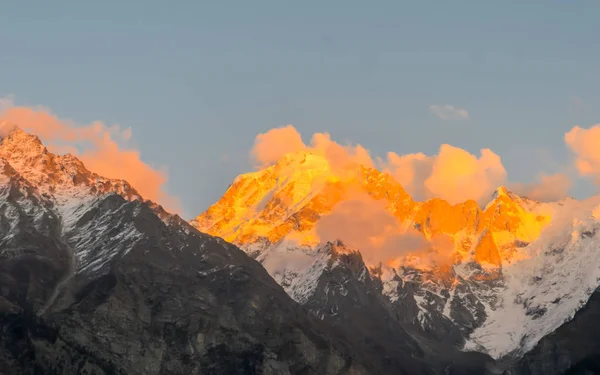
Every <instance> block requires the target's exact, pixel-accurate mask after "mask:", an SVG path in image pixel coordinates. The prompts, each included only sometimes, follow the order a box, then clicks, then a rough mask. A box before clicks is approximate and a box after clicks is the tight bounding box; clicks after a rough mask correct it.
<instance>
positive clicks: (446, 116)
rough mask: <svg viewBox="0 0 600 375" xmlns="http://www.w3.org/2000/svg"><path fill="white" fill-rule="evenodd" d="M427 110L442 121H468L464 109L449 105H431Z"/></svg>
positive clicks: (467, 114) (467, 113) (467, 115)
mask: <svg viewBox="0 0 600 375" xmlns="http://www.w3.org/2000/svg"><path fill="white" fill-rule="evenodd" d="M429 110H430V111H431V113H433V114H434V115H436V116H437V117H439V118H440V119H442V120H444V121H447V120H468V119H469V112H468V111H467V110H466V109H464V108H458V107H455V106H453V105H449V104H433V105H430V106H429Z"/></svg>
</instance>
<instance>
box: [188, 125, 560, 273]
mask: <svg viewBox="0 0 600 375" xmlns="http://www.w3.org/2000/svg"><path fill="white" fill-rule="evenodd" d="M252 156H253V158H254V160H255V165H256V166H257V167H258V168H262V169H260V170H259V171H257V172H252V173H247V174H243V175H240V176H238V177H237V178H236V180H235V181H234V183H233V184H232V185H231V186H230V187H229V189H228V190H227V191H226V193H225V194H224V195H223V197H222V198H221V199H220V200H219V201H218V202H217V203H215V204H214V205H213V206H211V207H210V208H209V209H208V210H207V211H206V212H204V213H203V214H201V215H200V216H198V217H197V218H196V219H194V220H193V221H192V224H193V225H194V226H196V227H197V228H198V229H199V230H201V231H204V232H207V233H209V234H212V235H216V236H220V237H223V238H224V239H225V240H227V241H230V242H233V243H235V244H237V245H239V246H240V247H242V248H244V249H245V250H246V251H248V252H253V251H256V250H261V249H264V248H266V247H269V246H272V245H275V244H277V243H282V242H286V241H287V242H289V243H290V244H291V245H293V246H298V247H303V248H304V247H305V248H306V249H307V251H310V248H314V247H315V246H316V245H318V244H319V243H323V242H327V241H335V240H341V241H342V242H344V243H345V244H346V245H348V246H351V247H354V248H356V249H359V250H360V251H361V253H362V255H363V258H364V260H365V262H366V263H367V265H369V266H372V267H374V266H378V265H380V264H385V265H388V266H390V267H398V266H411V267H415V268H420V269H432V268H443V267H447V266H448V265H449V264H455V263H459V262H462V261H475V262H477V263H479V264H480V265H481V266H482V267H483V268H484V269H497V268H499V267H501V265H502V264H507V263H511V262H513V261H515V260H519V259H523V258H525V257H526V254H524V253H523V252H522V251H521V250H520V249H521V248H523V247H524V246H525V245H526V244H528V243H529V242H531V241H533V240H535V239H536V238H537V237H539V235H540V233H541V231H542V230H543V229H544V228H545V227H546V226H547V225H548V224H549V223H550V221H551V217H550V215H549V214H548V213H545V212H543V210H542V209H541V208H540V206H543V205H541V204H538V203H537V202H534V201H531V200H529V199H527V198H522V197H520V196H518V195H516V194H513V193H511V192H509V191H507V190H506V188H504V187H502V186H501V187H499V188H496V187H497V186H498V185H501V184H502V183H503V182H504V180H505V177H506V172H505V170H504V167H503V166H502V163H501V161H500V158H499V157H498V155H496V154H494V153H493V152H492V151H490V150H488V149H483V150H481V157H480V158H478V157H477V156H475V155H472V154H470V153H468V152H467V151H465V150H462V149H459V148H455V147H452V146H449V145H443V146H442V147H441V148H440V153H439V154H438V155H436V156H432V157H429V156H426V155H424V154H412V155H408V156H406V155H405V156H398V155H396V154H393V153H391V154H389V155H388V160H387V161H382V160H379V161H378V163H375V162H374V161H373V160H372V159H371V157H370V155H369V152H368V151H367V150H366V149H365V148H363V147H362V146H360V145H356V146H352V145H349V146H342V145H340V144H338V143H336V142H334V141H332V140H331V137H330V136H329V134H326V133H323V134H322V133H317V134H315V135H313V137H312V141H311V143H310V145H306V144H305V143H304V142H303V141H302V138H301V136H300V134H299V133H298V132H297V131H296V129H295V128H294V127H293V126H291V125H289V126H286V127H283V128H278V129H273V130H271V131H269V132H266V133H264V134H260V135H259V136H257V138H256V143H255V148H254V149H253V150H252ZM376 164H379V166H380V168H379V169H378V168H376V167H375V165H376ZM380 169H381V170H380ZM382 170H383V171H382ZM394 177H397V178H398V179H400V180H401V181H402V183H403V184H404V185H403V184H401V183H400V182H398V181H397V180H396V178H394ZM403 186H407V188H408V189H409V190H410V192H411V193H413V194H414V195H416V196H417V199H418V200H423V201H417V200H415V199H413V197H411V195H410V194H409V193H408V192H407V191H406V190H405V188H404V187H403ZM492 195H493V197H492ZM489 197H492V199H491V201H490V199H489ZM488 202H489V203H488ZM485 203H487V204H486V205H485V206H483V205H484V204H485ZM482 206H483V207H482Z"/></svg>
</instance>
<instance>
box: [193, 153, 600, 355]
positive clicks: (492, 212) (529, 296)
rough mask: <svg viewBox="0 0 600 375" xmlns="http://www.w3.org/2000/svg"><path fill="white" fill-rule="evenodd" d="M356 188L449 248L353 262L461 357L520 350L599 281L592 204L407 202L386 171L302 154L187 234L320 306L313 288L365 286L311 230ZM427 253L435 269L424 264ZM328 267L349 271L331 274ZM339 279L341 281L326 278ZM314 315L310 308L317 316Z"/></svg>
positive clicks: (502, 196)
mask: <svg viewBox="0 0 600 375" xmlns="http://www.w3.org/2000/svg"><path fill="white" fill-rule="evenodd" d="M357 191H359V192H360V193H362V194H367V195H368V196H369V197H370V199H373V200H374V201H378V202H380V203H381V204H382V206H383V207H384V208H385V210H386V211H387V212H388V213H389V214H391V215H392V216H393V217H394V218H395V219H396V220H397V221H398V223H399V225H400V228H404V230H416V231H418V232H419V233H421V235H422V236H423V237H424V238H426V239H427V240H428V241H432V242H435V241H436V239H437V238H439V237H440V236H445V237H446V238H449V239H450V243H452V244H453V245H452V246H451V247H448V246H446V247H442V248H437V249H436V248H433V249H430V250H429V251H428V252H419V253H415V254H411V253H409V254H408V255H407V256H406V258H405V259H404V260H402V259H400V260H396V261H394V262H389V263H385V262H382V264H380V265H376V264H368V265H366V264H365V261H364V260H363V258H362V257H359V259H360V262H359V263H360V264H361V265H363V266H364V270H365V272H366V274H367V275H368V277H369V280H371V281H372V282H373V283H374V284H373V285H379V287H378V288H379V291H380V293H381V294H382V295H383V296H384V298H386V299H387V300H388V301H389V303H391V304H392V306H394V308H395V309H397V310H396V311H397V313H398V314H400V315H399V316H400V317H401V319H403V320H404V321H407V322H411V323H415V324H417V325H420V326H421V327H422V329H423V330H424V331H426V332H429V333H430V334H434V335H436V337H438V338H439V339H444V340H446V339H448V340H451V341H453V342H456V343H457V345H459V346H460V345H462V343H465V340H467V341H466V342H467V344H466V346H465V349H476V350H479V351H484V352H487V353H490V354H491V355H493V356H495V357H501V356H504V355H507V354H509V353H513V352H519V351H520V353H523V352H524V351H527V350H529V349H531V348H532V347H533V345H535V344H536V343H537V342H538V341H539V340H540V339H541V338H542V337H543V336H544V335H546V334H548V333H549V332H551V331H552V330H554V329H556V328H557V327H558V326H560V324H562V323H563V322H564V321H565V320H568V319H569V318H570V317H572V315H573V314H574V312H575V311H577V309H578V308H580V307H581V306H582V303H584V302H585V301H586V300H587V298H588V297H589V295H590V294H591V293H592V291H593V290H594V289H595V288H596V287H598V285H599V283H600V282H599V281H598V280H600V276H598V277H596V276H594V275H596V273H597V272H600V271H599V270H600V263H598V262H594V260H593V259H592V258H590V256H591V254H593V249H595V248H596V247H595V242H592V241H591V240H588V239H586V238H591V237H593V236H594V234H595V233H596V229H595V228H596V225H597V224H596V219H595V216H594V213H597V212H600V209H594V207H595V206H594V204H593V202H592V203H590V202H585V203H584V202H577V201H574V200H565V201H561V202H557V203H540V202H537V201H533V200H530V199H528V198H526V197H521V196H519V195H517V194H515V193H513V192H511V191H509V190H508V189H507V188H506V187H504V186H500V187H498V188H497V189H496V191H495V193H494V194H493V196H492V197H491V200H490V201H489V203H488V204H487V205H486V206H485V207H480V206H479V205H478V204H477V203H476V202H474V201H466V202H463V203H459V204H456V205H450V204H449V203H448V202H446V201H444V200H441V199H430V200H428V201H425V202H415V201H414V200H413V199H412V198H411V197H410V196H409V195H408V194H407V193H406V192H405V191H404V189H403V188H402V186H400V184H399V183H397V182H396V181H394V179H393V178H392V177H391V176H389V175H387V174H385V173H382V172H380V171H378V170H376V169H373V168H366V167H363V166H353V169H345V170H343V173H340V172H339V171H337V170H336V168H335V167H333V166H332V165H331V164H330V163H329V162H328V160H327V159H326V158H324V157H322V156H319V155H311V154H309V153H298V154H292V155H287V156H286V157H285V158H283V159H282V160H280V161H279V162H278V163H277V164H275V165H273V166H271V167H268V168H266V169H263V170H260V171H257V172H253V173H249V174H246V175H242V176H240V177H238V178H237V179H236V180H235V182H234V183H233V184H232V185H231V186H230V188H229V189H228V190H227V192H226V193H225V195H224V196H223V198H221V199H220V200H219V201H218V202H217V203H215V204H214V205H213V206H211V207H210V208H209V210H207V211H206V212H205V213H203V214H202V215H200V216H199V217H198V218H196V219H195V220H194V221H192V225H194V226H196V227H197V228H198V229H200V230H204V231H207V232H208V233H210V234H213V235H216V236H222V237H223V238H225V239H226V240H229V241H232V242H234V243H236V244H237V245H238V246H240V247H241V248H242V249H244V250H246V251H247V252H248V254H250V255H251V256H253V257H255V258H256V259H257V260H258V261H260V262H261V263H262V264H263V265H264V266H265V268H266V269H267V270H268V271H269V273H270V274H271V275H272V276H273V277H274V278H275V280H276V281H278V282H279V283H280V284H281V285H282V286H283V287H284V288H285V289H286V291H287V292H288V293H289V294H290V296H292V297H293V298H294V299H295V300H297V301H298V302H300V303H303V304H306V305H307V306H313V304H317V305H318V303H321V302H318V303H317V302H316V301H317V300H315V298H316V299H318V300H319V301H321V300H320V299H319V298H322V297H323V293H325V294H327V293H328V292H326V291H320V289H319V288H331V285H333V284H336V285H338V284H339V285H340V286H338V287H339V288H341V289H339V290H340V293H339V295H338V297H339V296H344V295H345V293H346V292H344V287H343V285H345V283H346V282H349V281H348V280H349V279H348V277H349V278H350V279H352V278H357V279H358V278H361V279H362V280H364V279H365V276H366V275H363V276H360V277H359V276H357V275H355V272H353V271H351V270H350V269H351V268H352V267H350V268H348V267H349V266H348V264H345V263H343V262H342V263H339V262H337V261H335V260H334V258H336V255H335V254H336V250H335V247H336V245H335V244H332V243H325V242H323V241H321V240H320V239H319V237H318V235H317V232H316V230H315V228H316V227H317V225H318V224H319V222H320V221H321V220H322V219H323V218H325V217H327V216H328V215H331V214H332V212H334V210H335V209H336V207H338V205H340V204H342V203H343V202H345V201H347V200H348V199H353V197H354V196H356V195H355V193H356V192H357ZM577 207H579V208H577ZM581 233H584V234H581ZM586 236H587V237H586ZM584 237H585V238H584ZM341 240H342V241H344V238H341ZM350 245H351V244H350ZM340 246H342V247H340V248H341V249H344V251H345V252H347V251H350V250H348V249H349V247H346V246H343V245H341V244H340ZM557 249H572V250H569V251H567V250H560V251H559V250H557ZM364 250H365V249H361V248H358V249H357V251H359V252H360V251H364ZM352 251H354V250H352ZM350 252H351V251H350ZM430 254H437V255H436V256H437V258H436V259H438V260H437V261H435V262H433V263H431V261H425V263H424V262H423V257H424V256H430ZM557 254H560V255H557ZM566 254H568V256H567V255H566ZM586 254H587V255H586ZM440 256H441V257H440ZM357 259H358V258H357ZM439 259H441V262H442V263H440V260H439ZM557 264H561V265H563V266H562V267H561V268H558V267H557V266H556V265H557ZM336 267H342V268H343V269H346V271H344V272H342V273H340V272H337V271H336V272H334V271H333V270H335V269H336ZM342 274H343V275H344V276H343V277H344V280H345V281H344V280H337V281H335V280H332V279H331V277H333V278H335V277H336V276H335V275H342ZM541 274H547V275H550V276H547V277H546V276H540V275H541ZM326 275H328V276H326ZM586 275H587V276H586ZM590 275H591V276H590ZM588 276H589V277H588ZM340 277H341V276H340ZM570 278H574V279H576V280H578V282H577V283H576V284H573V283H572V282H570V281H568V280H569V279H570ZM323 280H327V281H326V282H325V281H323ZM536 280H537V281H536ZM332 283H333V284H332ZM340 283H341V284H340ZM353 285H354V287H356V285H360V282H359V283H358V284H353ZM565 285H568V288H565ZM582 285H584V286H583V287H582ZM371 287H373V286H371ZM371 287H370V288H371ZM328 290H329V289H328ZM542 295H543V296H544V297H541V296H542ZM319 296H320V297H319ZM570 296H571V297H570ZM340 298H341V297H340ZM558 300H561V301H563V302H561V303H558V302H556V301H558ZM553 301H554V302H553ZM330 303H333V302H331V301H330ZM315 306H316V305H315ZM323 311H324V310H323V309H322V307H319V308H318V314H321V313H323ZM507 315H510V316H513V318H511V319H512V320H511V324H510V327H512V328H510V329H506V328H507V327H508V326H506V325H504V328H503V326H502V325H503V324H504V323H503V322H504V321H505V319H504V317H505V316H507Z"/></svg>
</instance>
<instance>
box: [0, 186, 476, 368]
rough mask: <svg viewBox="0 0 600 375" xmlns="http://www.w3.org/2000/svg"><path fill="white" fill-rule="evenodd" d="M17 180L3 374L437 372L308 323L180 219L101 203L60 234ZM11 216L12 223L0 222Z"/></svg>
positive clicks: (257, 270)
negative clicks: (388, 357)
mask: <svg viewBox="0 0 600 375" xmlns="http://www.w3.org/2000/svg"><path fill="white" fill-rule="evenodd" d="M15 186H16V185H15ZM15 186H13V189H12V190H11V191H10V193H9V194H8V196H7V198H6V199H5V200H4V202H3V203H2V206H1V207H2V208H1V209H0V210H3V211H0V212H3V213H4V215H3V216H2V220H0V223H1V224H0V228H2V233H1V234H2V237H3V240H2V245H1V246H2V248H1V253H2V256H1V258H0V283H1V284H0V293H1V299H0V329H1V330H2V336H1V337H2V338H1V339H0V347H1V350H0V368H1V369H2V370H3V371H4V373H6V374H37V373H43V374H378V373H380V374H392V373H393V374H435V373H444V368H445V367H447V366H448V363H447V361H435V360H434V359H433V358H431V357H430V358H427V357H426V356H424V355H423V353H422V351H420V350H418V348H416V349H415V351H413V352H410V353H406V354H404V355H403V356H402V361H393V362H391V363H390V362H387V361H383V360H382V358H381V357H380V355H381V353H382V352H385V351H389V352H390V353H394V350H392V348H390V347H384V348H379V347H373V346H371V345H369V342H368V341H366V342H364V343H362V344H361V343H360V342H359V340H358V336H357V333H355V332H354V331H353V330H354V329H353V327H352V326H351V324H348V325H346V326H345V327H344V326H337V327H329V326H327V324H326V323H327V322H321V321H318V320H317V319H314V318H311V317H310V316H309V315H308V314H307V313H305V311H304V310H303V309H302V308H301V307H300V306H299V305H297V304H296V303H295V302H293V301H292V300H291V299H290V298H289V297H288V296H287V294H286V293H285V292H284V291H283V289H282V288H281V287H280V286H279V285H277V284H276V283H275V281H274V280H272V279H271V277H270V276H269V275H268V274H267V272H266V271H265V270H264V269H263V268H262V266H261V265H260V264H258V263H257V262H255V261H253V260H251V259H250V258H248V257H247V256H246V255H245V254H244V253H243V252H242V251H240V250H238V249H237V248H235V247H234V246H233V245H229V244H227V243H224V242H223V241H221V240H220V239H217V238H214V237H210V236H208V235H203V234H201V233H199V232H197V231H196V230H194V229H192V228H191V227H189V226H187V224H185V223H183V222H182V221H181V220H170V221H167V223H165V222H163V221H162V220H161V219H160V218H159V217H158V216H157V215H156V213H155V211H154V210H152V209H151V208H150V207H149V206H147V205H146V204H144V203H141V202H139V201H133V202H128V201H126V200H125V199H124V198H122V197H121V196H119V195H116V194H111V195H108V196H105V197H102V198H99V199H98V200H96V201H95V202H94V203H93V204H92V205H90V206H89V207H86V208H85V209H86V210H87V211H86V213H85V214H83V215H81V217H80V218H79V219H78V221H77V223H76V224H75V225H74V226H73V228H71V229H69V230H67V231H65V230H64V228H61V218H59V217H58V216H56V215H52V210H50V209H46V210H44V209H42V208H41V207H43V206H44V205H46V206H47V207H50V208H51V206H52V203H51V202H44V200H43V197H38V196H36V195H35V194H33V193H32V194H29V193H27V192H26V191H24V190H23V189H19V186H16V187H15ZM20 187H21V188H23V186H20ZM9 212H10V215H8V213H9ZM15 212H18V218H19V219H18V220H19V222H18V228H19V229H18V231H15V230H14V229H13V230H12V231H7V228H9V226H8V224H7V223H8V221H7V220H8V218H11V220H14V217H15ZM42 213H43V214H42ZM131 224H133V227H134V229H135V232H136V233H137V235H135V236H133V235H132V234H131V233H132V229H131ZM11 225H13V226H14V222H13V223H11ZM106 259H108V261H106ZM350 323H351V322H350ZM358 334H360V335H362V334H364V332H362V331H359V332H358ZM402 350H404V348H402ZM396 352H397V351H396ZM479 371H480V368H476V369H474V370H473V372H472V373H482V372H479ZM455 373H465V372H464V371H461V372H455Z"/></svg>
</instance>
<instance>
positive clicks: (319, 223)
mask: <svg viewBox="0 0 600 375" xmlns="http://www.w3.org/2000/svg"><path fill="white" fill-rule="evenodd" d="M599 207H600V199H598V198H591V199H589V200H586V201H577V200H573V199H565V200H562V201H559V202H552V203H542V202H537V201H534V200H530V199H528V198H526V197H521V196H518V195H516V194H514V193H512V192H510V191H508V190H507V189H506V188H504V187H499V188H498V189H497V190H496V193H495V194H494V196H492V197H490V200H489V202H488V203H487V204H486V205H485V206H483V207H481V206H480V204H479V203H477V202H474V201H466V202H463V203H460V204H457V205H450V204H448V203H447V202H445V201H443V200H440V199H432V200H429V201H425V202H417V201H415V200H413V199H412V198H411V197H410V195H409V194H407V193H406V191H405V190H404V189H403V188H402V186H401V185H400V184H399V183H397V182H396V181H395V180H394V179H393V178H392V177H391V176H390V175H388V174H386V173H383V172H381V171H378V170H376V169H373V168H367V167H364V166H362V165H356V164H349V165H337V164H334V163H332V162H331V161H330V160H328V158H327V157H325V156H324V155H320V154H317V153H310V152H304V151H303V152H297V153H291V154H288V155H286V156H285V157H284V158H282V159H281V160H280V161H279V162H277V163H276V164H274V165H272V166H268V167H266V168H264V169H262V170H259V171H257V172H253V173H249V174H245V175H241V176H239V177H238V178H237V179H236V180H235V181H234V182H233V184H232V185H231V186H230V187H229V189H228V190H227V191H226V192H225V194H224V195H223V197H222V198H221V199H220V200H219V201H218V202H216V203H215V204H214V205H213V206H211V207H210V208H209V209H208V210H207V211H206V212H204V213H202V214H201V215H199V216H198V217H196V218H195V219H194V220H192V221H190V222H186V221H185V220H183V219H182V218H180V217H179V216H177V215H173V214H171V213H169V212H167V211H165V210H164V209H163V208H162V207H161V206H160V205H158V204H157V203H155V202H151V201H148V200H145V199H144V198H143V197H142V196H141V195H140V194H139V193H138V192H137V191H136V190H135V187H133V186H131V185H130V184H129V183H127V182H126V181H124V180H116V179H108V178H104V177H102V176H99V175H97V174H95V173H93V172H92V171H90V170H88V169H87V168H86V167H85V165H84V164H83V163H82V162H81V161H80V160H78V159H77V157H75V156H73V155H69V154H67V155H57V154H53V153H51V152H50V151H48V149H47V148H46V147H45V146H44V145H43V144H42V142H41V141H40V139H39V138H38V137H36V136H35V135H31V134H28V133H26V132H24V131H22V130H21V129H19V128H18V127H16V126H14V125H11V124H6V123H4V124H0V328H1V329H2V338H1V339H0V373H6V374H42V373H43V374H236V373H239V374H502V373H504V374H568V373H570V374H578V373H586V371H588V372H589V371H599V370H598V369H599V368H600V356H599V354H598V353H600V352H599V350H600V344H598V338H599V337H600V329H599V328H597V327H598V324H597V323H596V319H595V318H596V316H598V315H600V303H599V301H600V294H599V293H597V288H598V285H600V260H598V259H599V258H598V257H597V256H596V252H597V249H599V248H600V246H599V244H600V242H598V239H597V238H596V236H597V232H598V230H597V229H598V227H599V221H598V219H599V218H600V208H599ZM592 373H593V372H592Z"/></svg>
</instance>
